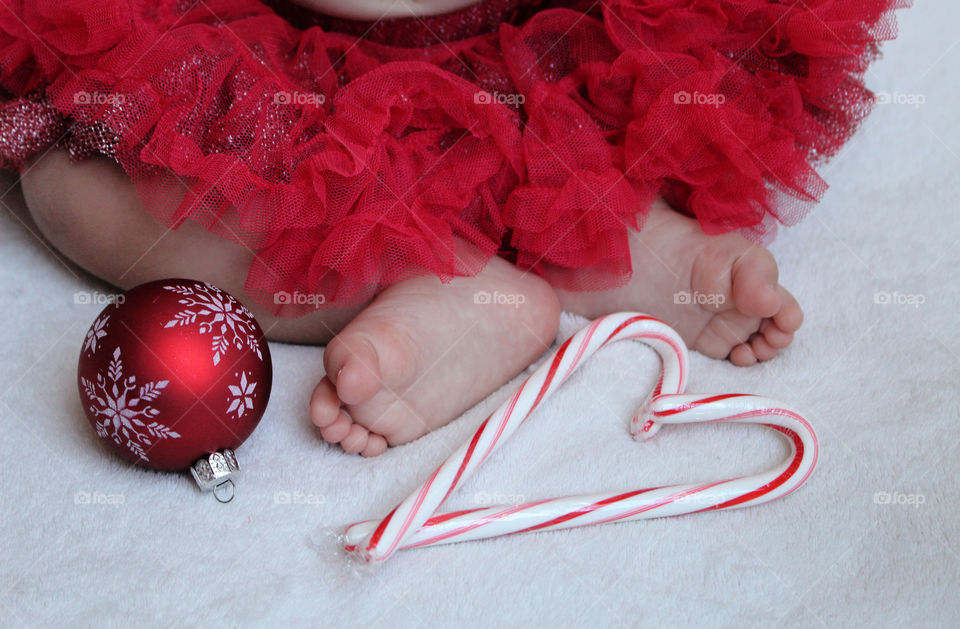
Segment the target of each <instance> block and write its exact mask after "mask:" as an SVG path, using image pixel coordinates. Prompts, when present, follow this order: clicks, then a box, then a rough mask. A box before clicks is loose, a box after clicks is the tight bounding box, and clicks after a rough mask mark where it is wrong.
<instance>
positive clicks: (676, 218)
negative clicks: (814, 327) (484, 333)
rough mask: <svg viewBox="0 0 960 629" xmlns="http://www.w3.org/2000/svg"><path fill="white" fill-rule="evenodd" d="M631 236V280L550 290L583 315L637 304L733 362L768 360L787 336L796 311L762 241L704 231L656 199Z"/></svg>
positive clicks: (798, 315)
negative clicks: (600, 287)
mask: <svg viewBox="0 0 960 629" xmlns="http://www.w3.org/2000/svg"><path fill="white" fill-rule="evenodd" d="M630 237H631V243H630V255H631V257H632V265H633V276H632V277H631V278H630V281H629V282H628V283H627V284H626V285H625V286H623V287H620V288H617V289H614V290H608V291H595V292H590V293H576V292H566V291H557V293H558V295H559V297H560V303H561V305H562V306H563V309H564V310H570V311H571V312H575V313H577V314H581V315H583V316H586V317H589V318H596V317H598V316H601V315H603V314H607V313H610V312H617V311H620V310H640V311H642V312H646V313H649V314H651V315H653V316H655V317H657V318H659V319H662V320H663V321H664V322H666V323H667V324H669V325H670V326H672V327H673V328H674V329H676V330H677V332H679V333H680V336H682V337H683V339H684V340H685V341H686V342H687V345H688V346H689V347H690V348H691V349H695V350H697V351H699V352H700V353H702V354H705V355H707V356H710V357H711V358H728V359H729V360H730V362H732V363H733V364H735V365H739V366H749V365H753V364H755V363H756V362H757V361H758V360H770V359H771V358H773V357H774V356H776V355H777V353H778V352H779V351H780V350H781V349H783V348H784V347H786V346H787V345H789V344H790V343H791V342H792V341H793V333H794V332H796V331H797V329H799V328H800V325H801V324H802V323H803V311H802V310H801V309H800V306H799V305H798V304H797V301H796V299H794V297H793V295H791V294H790V293H789V292H787V290H786V289H785V288H783V287H782V286H780V285H779V284H778V283H777V279H778V271H777V263H776V261H774V259H773V256H772V255H771V254H770V252H769V251H767V250H766V249H764V248H763V247H761V246H759V245H756V244H753V243H751V242H750V241H748V240H746V239H745V238H743V237H742V236H740V235H738V234H733V233H730V234H724V235H721V236H708V235H706V234H704V233H703V231H702V230H701V229H700V225H699V223H698V222H697V221H696V220H694V219H691V218H689V217H687V216H684V215H682V214H679V213H678V212H675V211H673V210H672V209H671V208H670V207H669V206H668V205H667V204H666V203H665V202H664V201H662V200H657V201H656V202H655V203H654V205H653V207H652V208H651V210H650V214H649V215H648V216H647V220H646V223H645V224H644V227H643V230H642V231H641V232H639V233H631V236H630Z"/></svg>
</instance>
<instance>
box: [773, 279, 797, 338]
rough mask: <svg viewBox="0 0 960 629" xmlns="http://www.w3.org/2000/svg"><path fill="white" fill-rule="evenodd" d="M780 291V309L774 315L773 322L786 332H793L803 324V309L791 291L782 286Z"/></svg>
mask: <svg viewBox="0 0 960 629" xmlns="http://www.w3.org/2000/svg"><path fill="white" fill-rule="evenodd" d="M778 292H779V294H780V310H779V311H778V312H777V313H776V314H775V315H773V322H774V323H776V324H777V327H778V328H780V329H781V330H783V331H784V332H786V333H789V334H792V333H794V332H796V331H797V330H799V329H800V326H801V325H803V310H802V309H801V308H800V304H798V303H797V300H796V298H795V297H794V296H793V295H791V294H790V291H788V290H787V289H785V288H783V287H782V286H781V287H780V288H779V289H778Z"/></svg>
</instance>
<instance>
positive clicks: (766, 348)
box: [749, 334, 780, 360]
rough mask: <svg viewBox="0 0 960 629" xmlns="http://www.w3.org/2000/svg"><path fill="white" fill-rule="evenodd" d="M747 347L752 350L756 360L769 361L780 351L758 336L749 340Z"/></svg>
mask: <svg viewBox="0 0 960 629" xmlns="http://www.w3.org/2000/svg"><path fill="white" fill-rule="evenodd" d="M749 345H750V349H752V350H753V355H754V356H756V357H757V360H770V359H772V358H774V357H775V356H776V355H777V353H778V352H779V351H780V350H778V349H777V348H776V347H773V346H771V345H770V344H769V343H767V341H766V339H765V338H764V337H763V336H761V335H760V334H757V335H755V336H754V337H753V338H752V339H750V343H749Z"/></svg>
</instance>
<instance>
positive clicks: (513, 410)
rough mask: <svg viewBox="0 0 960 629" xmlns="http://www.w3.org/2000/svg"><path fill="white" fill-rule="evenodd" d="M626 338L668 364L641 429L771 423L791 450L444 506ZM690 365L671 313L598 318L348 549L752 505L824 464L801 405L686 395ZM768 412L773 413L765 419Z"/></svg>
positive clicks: (354, 534)
mask: <svg viewBox="0 0 960 629" xmlns="http://www.w3.org/2000/svg"><path fill="white" fill-rule="evenodd" d="M622 339H636V340H641V341H643V342H644V343H646V344H648V345H650V346H651V347H652V348H653V349H654V350H656V351H657V353H658V354H659V356H660V358H661V361H662V363H663V371H662V375H661V378H660V381H659V382H658V384H657V386H656V387H655V389H654V392H653V393H652V395H651V396H650V398H648V400H647V401H646V402H645V403H644V404H643V405H642V407H641V409H640V410H639V411H638V412H637V414H636V415H635V416H634V418H633V420H632V421H631V430H632V432H633V433H634V435H635V436H637V437H639V438H641V439H644V438H649V436H651V435H652V434H654V433H655V432H656V430H657V429H658V427H659V425H661V424H679V423H695V422H714V421H729V422H737V423H763V424H765V425H767V426H770V427H772V428H774V429H776V430H779V431H780V432H782V433H784V434H786V435H787V436H788V437H789V438H790V444H791V448H792V455H791V457H789V458H788V459H787V460H786V461H784V463H782V464H781V465H780V466H778V467H777V468H774V469H772V470H770V471H768V472H765V473H762V474H757V475H754V476H749V477H743V478H736V479H731V480H726V481H719V482H712V483H701V484H692V485H675V486H671V487H658V488H653V489H641V490H637V491H630V492H621V493H600V494H590V495H582V496H568V497H564V498H554V499H547V500H539V501H535V502H530V503H526V504H522V505H513V506H498V507H490V508H481V509H470V510H466V511H458V512H452V513H444V514H435V512H436V510H437V508H438V507H439V506H440V504H442V503H443V501H444V500H445V499H446V498H447V496H449V495H450V494H451V493H452V492H453V491H454V490H455V489H456V488H457V487H459V486H460V485H461V484H462V483H463V481H464V480H465V479H466V478H467V477H469V475H470V474H472V473H473V472H474V471H475V470H476V469H477V467H479V465H480V464H481V463H482V462H483V461H484V460H485V459H486V458H487V457H488V456H489V455H490V453H492V452H493V451H494V450H495V449H496V448H497V447H499V445H500V444H501V443H502V442H503V441H504V440H506V439H507V438H508V437H509V436H510V435H511V434H513V432H514V431H515V430H516V428H517V427H518V426H519V425H520V424H521V423H522V422H523V421H524V420H525V419H526V418H527V417H529V416H530V414H531V413H532V412H533V411H534V409H536V407H537V406H538V405H539V404H540V403H541V402H542V401H543V400H544V399H545V398H546V397H547V396H548V395H549V394H550V393H552V392H553V391H554V390H556V389H557V388H558V387H559V386H560V385H562V384H563V382H564V381H565V380H566V379H567V378H568V377H569V376H570V374H572V373H573V372H574V371H575V370H576V368H577V367H578V366H579V365H580V364H581V363H582V362H583V361H584V360H585V359H586V358H588V357H589V356H591V355H592V354H593V353H594V352H596V351H597V350H598V349H600V348H601V347H603V346H604V345H607V344H608V343H612V342H614V341H618V340H622ZM686 372H687V352H686V347H685V346H684V344H683V341H682V340H681V339H680V338H679V336H678V335H677V333H676V332H674V331H673V330H672V329H671V328H670V327H669V326H667V325H666V324H664V323H662V322H661V321H659V320H657V319H654V318H653V317H650V316H647V315H642V314H636V313H618V314H612V315H608V316H606V317H602V318H600V319H597V320H596V321H594V322H593V323H591V324H590V325H589V326H587V327H586V328H584V329H583V330H581V331H580V332H578V333H577V334H576V335H575V336H573V337H572V338H570V339H569V340H568V341H567V342H566V343H564V344H563V345H562V346H561V347H560V349H559V350H557V352H556V353H555V354H554V355H553V356H552V357H551V359H550V360H548V361H547V362H545V363H544V364H543V365H542V366H541V367H540V368H539V369H537V370H536V371H535V372H534V373H533V375H531V376H530V377H529V378H528V379H527V381H526V382H524V383H523V384H522V385H521V386H520V388H519V390H518V391H517V392H516V393H515V394H514V395H513V396H512V397H511V398H510V399H509V400H507V401H506V402H505V403H504V404H503V405H502V406H501V407H500V408H499V409H497V410H496V411H494V412H493V413H492V414H491V415H490V416H489V417H488V418H487V419H486V420H485V421H484V422H483V424H481V425H480V428H479V429H478V430H477V431H476V433H475V434H474V435H473V438H472V439H471V440H470V441H469V442H467V443H465V444H464V445H463V446H462V447H460V449H458V450H457V451H456V452H454V453H453V454H452V455H450V457H448V458H447V460H446V461H444V462H443V463H442V464H441V465H440V467H438V468H437V470H436V471H435V472H434V473H433V474H432V475H431V476H430V478H428V479H427V481H426V482H424V483H423V484H422V485H421V486H420V487H419V488H418V489H417V490H416V491H414V492H413V493H412V494H411V495H410V496H408V497H407V498H406V500H404V501H403V502H401V503H400V504H399V505H398V506H397V507H396V508H395V509H394V510H393V511H391V512H390V513H389V514H388V515H387V517H385V518H384V519H382V520H371V521H367V522H359V523H357V524H354V525H352V526H351V527H349V528H348V529H347V531H346V534H345V546H346V548H347V550H351V551H356V552H358V553H360V554H361V556H362V557H363V558H364V559H365V560H367V561H384V560H386V559H387V558H389V557H390V556H391V555H392V554H393V553H394V552H395V551H397V550H400V549H404V548H415V547H419V546H427V545H432V544H446V543H451V542H458V541H468V540H474V539H483V538H487V537H495V536H499V535H508V534H513V533H521V532H527V531H540V530H549V529H560V528H571V527H576V526H586V525H590V524H602V523H605V522H614V521H622V520H638V519H646V518H654V517H666V516H672V515H682V514H686V513H695V512H699V511H709V510H714V509H727V508H737V507H745V506H751V505H756V504H762V503H764V502H769V501H771V500H775V499H777V498H780V497H783V496H785V495H787V494H789V493H790V492H792V491H794V490H795V489H796V488H797V487H799V486H800V485H802V484H803V483H804V482H805V481H806V479H807V478H808V477H809V476H810V473H811V472H812V471H813V467H814V465H815V464H816V460H817V449H818V446H817V439H816V435H815V434H814V432H813V429H812V428H811V426H810V424H809V423H808V422H807V421H806V420H805V419H804V418H803V417H802V416H801V415H800V414H799V413H797V412H796V411H795V410H793V409H791V408H789V407H787V406H785V405H784V404H782V403H780V402H777V401H774V400H769V399H766V398H762V397H758V396H752V395H716V396H709V397H708V396H701V395H681V394H680V393H681V392H682V391H683V388H684V385H685V382H686ZM761 417H763V418H766V420H765V421H758V418H761Z"/></svg>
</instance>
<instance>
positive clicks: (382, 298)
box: [310, 258, 560, 456]
mask: <svg viewBox="0 0 960 629" xmlns="http://www.w3.org/2000/svg"><path fill="white" fill-rule="evenodd" d="M559 318H560V307H559V304H558V303H557V298H556V295H555V293H554V292H553V289H552V288H550V286H549V285H548V284H546V282H544V281H543V280H542V279H540V278H539V277H535V276H533V275H524V274H523V273H522V272H520V271H519V270H517V269H516V268H515V267H513V266H512V265H511V264H509V263H508V262H506V261H504V260H502V259H500V258H493V259H492V260H491V261H490V262H489V263H488V264H487V266H486V267H485V268H484V270H483V271H482V272H481V273H480V274H479V275H477V276H475V277H458V278H455V279H454V280H453V281H451V282H450V283H448V284H441V282H440V280H439V279H437V278H436V277H432V276H431V277H419V278H414V279H411V280H407V281H404V282H400V283H398V284H395V285H393V286H391V287H389V288H387V289H386V290H385V291H383V292H382V293H381V294H380V295H379V296H378V297H377V298H376V299H374V300H373V302H372V303H371V304H370V305H369V306H367V307H366V308H365V309H364V310H363V311H362V312H361V313H360V314H359V315H357V317H356V318H355V319H354V320H353V321H352V322H350V323H349V324H348V325H347V326H346V327H345V328H344V329H343V331H342V332H340V334H338V335H337V336H336V337H335V338H334V339H333V341H331V342H330V344H329V345H327V349H326V351H325V353H324V357H323V362H324V366H325V367H326V373H327V375H326V376H325V377H324V378H323V379H322V380H321V381H320V383H319V384H318V385H317V387H316V389H314V392H313V396H312V398H311V400H310V414H311V418H312V420H313V423H314V424H316V425H317V426H318V427H319V428H320V434H321V435H322V436H323V438H324V439H326V440H327V441H329V442H330V443H339V444H340V445H341V447H342V448H343V449H344V450H345V451H346V452H351V453H355V452H359V453H360V454H362V455H364V456H375V455H378V454H381V453H382V452H383V451H384V450H386V448H387V446H393V445H398V444H402V443H406V442H408V441H412V440H413V439H416V438H417V437H420V436H421V435H423V434H425V433H426V432H428V431H430V430H433V429H435V428H438V427H440V426H442V425H444V424H446V423H447V422H449V421H450V420H451V419H453V418H455V417H457V416H459V415H460V414H461V413H463V412H464V411H465V410H467V409H468V408H470V407H471V406H473V405H474V404H476V403H477V402H479V401H480V400H482V399H483V398H484V397H486V396H487V395H489V394H490V393H492V392H493V391H495V390H496V389H497V388H499V387H500V386H502V385H503V384H505V383H506V382H507V381H509V380H510V379H511V378H512V377H514V376H515V375H516V374H518V373H519V372H520V371H522V370H523V369H524V368H525V367H526V366H527V365H529V364H530V363H532V362H533V361H534V360H535V359H536V358H537V357H538V356H539V355H540V354H541V353H542V352H543V351H544V350H545V349H546V348H547V347H549V346H550V345H551V344H552V343H553V341H554V339H555V337H556V333H557V325H558V322H559Z"/></svg>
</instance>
